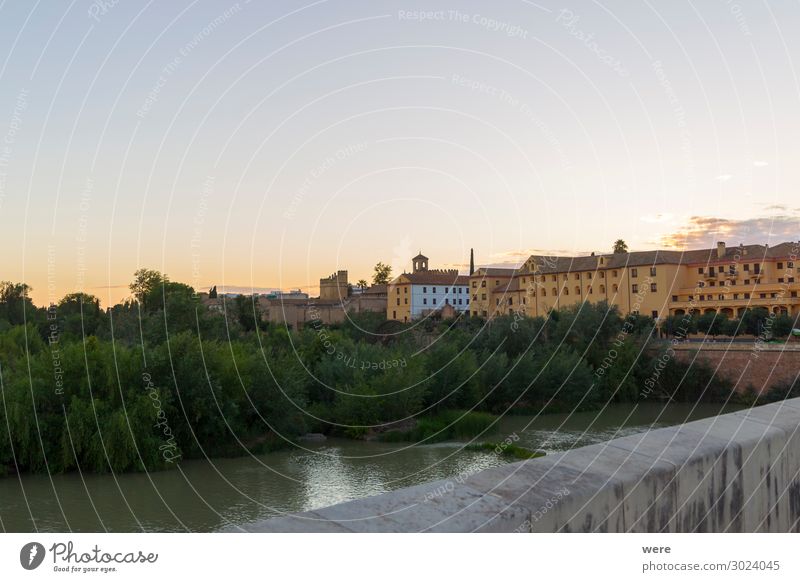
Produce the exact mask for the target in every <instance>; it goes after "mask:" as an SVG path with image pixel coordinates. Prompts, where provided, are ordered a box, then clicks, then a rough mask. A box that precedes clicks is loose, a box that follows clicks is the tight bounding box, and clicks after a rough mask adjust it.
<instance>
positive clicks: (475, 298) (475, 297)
mask: <svg viewBox="0 0 800 582" xmlns="http://www.w3.org/2000/svg"><path fill="white" fill-rule="evenodd" d="M472 300H473V301H477V300H478V294H477V293H476V294H475V295H473V296H472Z"/></svg>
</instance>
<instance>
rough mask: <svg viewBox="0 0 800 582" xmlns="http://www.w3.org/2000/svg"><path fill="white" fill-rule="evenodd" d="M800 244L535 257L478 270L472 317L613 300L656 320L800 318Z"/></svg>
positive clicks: (624, 308)
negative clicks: (758, 311) (759, 314)
mask: <svg viewBox="0 0 800 582" xmlns="http://www.w3.org/2000/svg"><path fill="white" fill-rule="evenodd" d="M798 255H800V242H785V243H781V244H778V245H774V246H769V245H739V246H736V247H727V246H726V245H725V243H724V242H719V243H717V246H716V247H715V248H708V249H697V250H687V251H674V250H656V251H637V252H629V253H609V254H599V255H594V254H592V255H591V256H580V257H556V256H540V255H533V256H531V257H530V258H529V259H528V260H527V261H526V262H525V264H524V265H522V266H521V267H520V268H519V269H518V270H514V269H494V268H478V269H477V270H476V271H475V273H474V274H473V275H472V277H470V292H471V294H472V307H471V314H472V315H473V316H480V317H491V316H492V315H495V314H502V315H513V314H515V313H521V314H525V315H530V316H537V315H547V313H548V311H550V310H551V309H560V308H563V307H568V306H570V305H575V304H579V303H582V302H584V301H588V302H592V303H594V302H599V301H606V302H608V303H609V304H610V305H616V306H617V307H618V308H619V310H620V312H622V313H623V314H629V313H637V314H641V315H648V316H651V317H653V318H654V319H656V320H658V319H664V318H666V317H668V316H670V315H685V314H688V313H692V314H704V313H720V314H723V315H726V316H728V317H730V318H738V317H741V316H742V315H743V314H744V312H745V311H746V310H747V309H753V308H756V307H763V308H765V309H767V310H768V311H769V312H770V313H772V314H775V315H781V314H785V315H789V316H791V317H798V316H800V297H798V294H800V263H797V257H798Z"/></svg>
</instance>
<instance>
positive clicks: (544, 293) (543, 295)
mask: <svg viewBox="0 0 800 582" xmlns="http://www.w3.org/2000/svg"><path fill="white" fill-rule="evenodd" d="M542 297H547V289H542Z"/></svg>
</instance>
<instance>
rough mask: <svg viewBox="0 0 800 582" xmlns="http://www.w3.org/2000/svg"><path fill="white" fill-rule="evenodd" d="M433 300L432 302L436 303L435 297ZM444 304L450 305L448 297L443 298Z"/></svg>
mask: <svg viewBox="0 0 800 582" xmlns="http://www.w3.org/2000/svg"><path fill="white" fill-rule="evenodd" d="M433 302H434V303H436V299H434V300H433ZM444 304H445V305H450V299H448V298H447V297H445V298H444Z"/></svg>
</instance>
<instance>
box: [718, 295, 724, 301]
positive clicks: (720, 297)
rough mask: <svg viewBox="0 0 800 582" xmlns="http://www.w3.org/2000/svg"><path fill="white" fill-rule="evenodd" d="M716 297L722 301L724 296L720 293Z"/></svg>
mask: <svg viewBox="0 0 800 582" xmlns="http://www.w3.org/2000/svg"><path fill="white" fill-rule="evenodd" d="M717 299H719V300H720V301H723V300H724V299H725V296H724V295H722V294H720V295H717Z"/></svg>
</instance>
